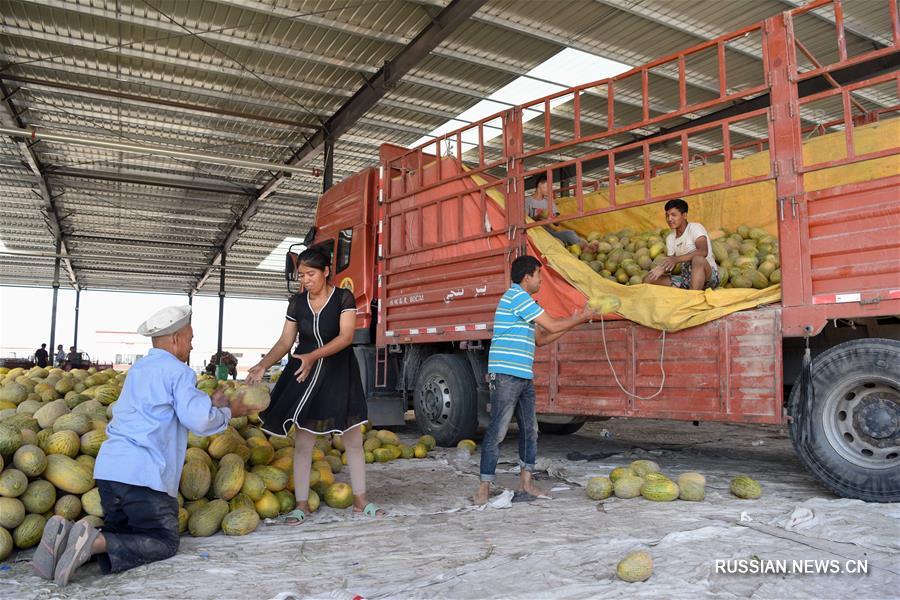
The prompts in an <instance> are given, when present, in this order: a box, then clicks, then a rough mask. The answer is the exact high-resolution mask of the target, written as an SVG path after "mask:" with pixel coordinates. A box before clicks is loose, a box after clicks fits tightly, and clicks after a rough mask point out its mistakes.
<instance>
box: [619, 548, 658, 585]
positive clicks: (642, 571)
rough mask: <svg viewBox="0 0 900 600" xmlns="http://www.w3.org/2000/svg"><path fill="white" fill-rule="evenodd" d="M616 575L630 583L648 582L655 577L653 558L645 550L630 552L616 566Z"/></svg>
mask: <svg viewBox="0 0 900 600" xmlns="http://www.w3.org/2000/svg"><path fill="white" fill-rule="evenodd" d="M616 575H618V577H619V579H621V580H622V581H627V582H628V583H635V582H638V581H646V580H648V579H650V576H651V575H653V557H652V556H650V553H649V552H647V551H645V550H638V551H637V552H630V553H628V554H626V555H625V558H623V559H622V560H621V561H619V564H618V565H617V566H616Z"/></svg>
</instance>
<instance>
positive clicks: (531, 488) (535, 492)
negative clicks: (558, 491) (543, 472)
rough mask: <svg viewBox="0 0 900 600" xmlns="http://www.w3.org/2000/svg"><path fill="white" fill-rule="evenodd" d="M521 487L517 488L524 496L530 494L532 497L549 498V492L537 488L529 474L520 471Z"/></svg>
mask: <svg viewBox="0 0 900 600" xmlns="http://www.w3.org/2000/svg"><path fill="white" fill-rule="evenodd" d="M519 480H520V481H521V483H522V485H521V487H520V488H519V489H520V490H521V491H523V492H525V493H526V494H531V495H532V496H547V497H551V493H550V490H545V489H544V488H542V487H539V486H537V485H536V484H535V483H534V479H533V478H532V477H531V473H530V472H528V471H522V472H521V474H520V477H519Z"/></svg>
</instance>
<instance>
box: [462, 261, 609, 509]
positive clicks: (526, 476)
mask: <svg viewBox="0 0 900 600" xmlns="http://www.w3.org/2000/svg"><path fill="white" fill-rule="evenodd" d="M510 276H511V277H510V278H511V279H512V286H510V288H509V289H508V290H507V291H506V292H505V293H504V294H503V296H502V297H501V298H500V302H499V304H498V305H497V310H496V312H495V313H494V335H493V337H491V349H490V353H489V355H488V377H489V379H490V388H491V422H490V424H489V425H488V428H487V432H486V433H485V435H484V440H483V441H482V443H481V483H480V484H479V486H478V490H477V491H476V492H475V496H474V498H473V500H474V501H475V504H477V505H479V506H480V505H482V504H485V503H487V501H488V498H489V497H490V493H491V482H492V481H494V479H495V477H496V475H495V473H496V470H497V461H498V460H499V458H500V442H502V441H503V438H504V437H506V430H507V428H508V427H509V423H510V421H511V420H512V416H513V413H515V415H516V422H517V423H518V426H519V466H520V468H521V471H520V473H519V479H520V482H521V491H522V492H523V493H525V494H527V495H528V496H530V497H537V496H546V495H547V494H548V492H546V491H544V490H542V489H540V488H538V487H537V486H536V485H535V484H534V481H533V479H532V476H531V474H532V472H533V471H534V464H535V460H536V455H537V438H538V424H537V412H536V409H535V397H534V384H533V379H534V371H533V365H534V347H535V344H537V345H538V346H543V345H545V344H549V343H551V342H554V341H556V340H557V339H559V338H560V337H561V336H562V335H563V334H564V333H566V332H567V331H569V330H571V329H573V328H574V327H576V326H578V325H580V324H582V323H587V322H588V321H590V320H591V319H592V318H593V317H595V316H598V315H596V314H595V313H594V312H593V311H592V310H590V309H589V308H587V307H585V308H584V309H582V310H580V311H578V312H577V313H575V314H574V315H572V316H571V317H567V318H565V319H557V318H555V317H551V316H550V315H548V314H547V313H546V312H544V309H543V308H541V307H540V306H539V305H538V304H537V302H535V301H534V300H533V299H532V298H531V296H532V295H533V294H536V293H537V292H538V290H540V289H541V263H540V262H539V261H538V259H536V258H535V257H533V256H520V257H519V258H517V259H516V260H514V261H513V264H512V268H511V269H510ZM535 325H537V327H535Z"/></svg>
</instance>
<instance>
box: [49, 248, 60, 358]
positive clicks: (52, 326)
mask: <svg viewBox="0 0 900 600" xmlns="http://www.w3.org/2000/svg"><path fill="white" fill-rule="evenodd" d="M61 250H62V241H61V240H56V260H55V261H53V308H51V309H50V357H51V359H52V360H51V361H50V363H51V364H52V365H54V366H55V364H56V303H57V300H58V298H59V263H60V261H62V259H61V258H60V251H61Z"/></svg>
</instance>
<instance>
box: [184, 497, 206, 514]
mask: <svg viewBox="0 0 900 600" xmlns="http://www.w3.org/2000/svg"><path fill="white" fill-rule="evenodd" d="M207 504H209V500H208V499H206V498H198V499H197V500H190V501H189V502H185V504H184V509H185V510H186V511H187V512H188V514H189V515H192V514H194V513H195V512H197V511H198V510H200V509H201V508H203V507H204V506H206V505H207Z"/></svg>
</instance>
